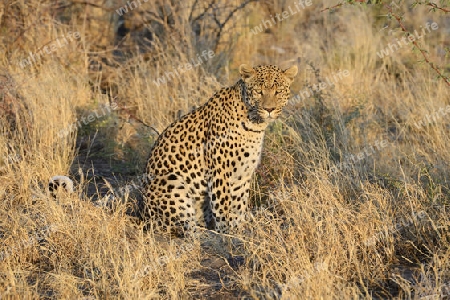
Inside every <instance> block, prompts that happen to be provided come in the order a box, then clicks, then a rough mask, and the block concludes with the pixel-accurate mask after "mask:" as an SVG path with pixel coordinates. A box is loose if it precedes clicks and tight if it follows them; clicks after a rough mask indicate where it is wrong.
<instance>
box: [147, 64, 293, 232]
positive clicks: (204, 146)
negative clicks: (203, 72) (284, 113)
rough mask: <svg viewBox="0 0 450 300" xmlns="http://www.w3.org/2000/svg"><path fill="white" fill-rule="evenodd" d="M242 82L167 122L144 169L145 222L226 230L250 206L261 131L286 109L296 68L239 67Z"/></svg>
mask: <svg viewBox="0 0 450 300" xmlns="http://www.w3.org/2000/svg"><path fill="white" fill-rule="evenodd" d="M239 72H240V75H241V79H240V80H239V81H238V82H237V83H236V84H235V85H233V86H231V87H226V88H222V89H221V90H220V91H219V92H217V93H216V94H215V95H214V96H213V97H211V98H210V99H209V100H208V101H207V102H206V103H205V104H204V105H203V106H201V107H199V108H198V109H196V110H195V111H193V112H191V113H189V114H187V115H185V116H184V117H182V118H181V119H179V120H178V121H176V122H174V123H172V124H171V125H170V126H169V127H167V129H166V130H164V132H163V133H162V134H161V135H160V137H159V138H158V140H157V141H156V143H155V145H154V147H153V149H152V151H151V154H150V157H149V159H148V163H147V166H146V171H145V172H146V174H145V175H146V181H145V183H144V199H143V205H142V207H143V212H144V214H143V215H144V217H145V218H146V219H149V220H150V221H154V222H155V223H156V224H157V225H158V226H160V227H163V228H173V227H174V226H176V227H181V228H184V229H186V230H192V229H194V228H195V227H196V226H203V227H208V228H211V229H214V230H216V231H217V232H228V231H229V229H231V228H234V227H236V226H238V225H239V223H240V222H241V221H242V220H243V218H244V216H245V212H246V210H247V207H248V204H249V188H250V180H251V177H252V175H253V173H254V172H255V169H256V167H257V165H258V163H259V161H260V155H261V150H262V144H263V138H264V131H265V129H266V127H267V125H268V124H269V123H270V122H271V121H273V120H274V119H276V118H277V117H278V116H279V115H280V113H281V110H282V109H283V107H284V106H285V105H286V103H287V101H288V99H289V96H290V90H289V87H290V85H291V83H292V81H293V79H294V77H295V76H296V74H297V67H296V66H293V67H291V68H289V69H287V70H284V71H283V70H281V69H279V68H278V67H276V66H271V65H269V66H258V67H255V68H252V67H250V66H248V65H245V64H244V65H241V66H240V67H239Z"/></svg>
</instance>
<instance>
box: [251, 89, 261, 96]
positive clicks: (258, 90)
mask: <svg viewBox="0 0 450 300" xmlns="http://www.w3.org/2000/svg"><path fill="white" fill-rule="evenodd" d="M253 93H254V94H256V95H262V90H260V89H254V90H253Z"/></svg>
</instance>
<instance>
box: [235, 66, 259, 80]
mask: <svg viewBox="0 0 450 300" xmlns="http://www.w3.org/2000/svg"><path fill="white" fill-rule="evenodd" d="M239 73H240V74H241V77H242V79H244V81H246V82H247V81H248V80H249V79H251V78H252V77H253V76H255V74H256V71H255V69H253V68H252V67H250V66H249V65H247V64H242V65H240V66H239Z"/></svg>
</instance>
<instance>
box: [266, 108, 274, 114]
mask: <svg viewBox="0 0 450 300" xmlns="http://www.w3.org/2000/svg"><path fill="white" fill-rule="evenodd" d="M264 109H265V110H266V111H267V112H268V113H269V114H270V113H271V112H273V111H274V110H275V107H265V108H264Z"/></svg>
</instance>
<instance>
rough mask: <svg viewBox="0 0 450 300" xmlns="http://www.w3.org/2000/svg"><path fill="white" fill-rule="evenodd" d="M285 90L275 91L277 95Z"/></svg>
mask: <svg viewBox="0 0 450 300" xmlns="http://www.w3.org/2000/svg"><path fill="white" fill-rule="evenodd" d="M283 92H284V90H282V89H278V90H276V91H275V95H278V94H282V93H283Z"/></svg>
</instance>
